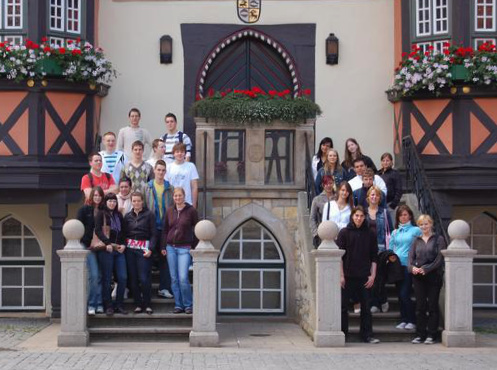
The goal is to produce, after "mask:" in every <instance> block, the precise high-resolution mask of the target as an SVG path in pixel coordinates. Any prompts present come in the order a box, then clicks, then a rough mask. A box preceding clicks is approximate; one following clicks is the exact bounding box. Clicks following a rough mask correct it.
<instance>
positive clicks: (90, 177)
mask: <svg viewBox="0 0 497 370" xmlns="http://www.w3.org/2000/svg"><path fill="white" fill-rule="evenodd" d="M102 173H103V174H105V177H107V181H108V182H110V173H107V172H102ZM88 178H89V179H90V186H91V188H92V189H93V188H94V187H95V185H93V174H92V173H91V172H88Z"/></svg>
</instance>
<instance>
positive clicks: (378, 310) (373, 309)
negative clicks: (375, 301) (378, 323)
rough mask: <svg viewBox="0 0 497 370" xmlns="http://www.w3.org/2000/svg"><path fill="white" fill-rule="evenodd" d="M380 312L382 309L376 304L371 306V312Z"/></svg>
mask: <svg viewBox="0 0 497 370" xmlns="http://www.w3.org/2000/svg"><path fill="white" fill-rule="evenodd" d="M378 312H380V309H379V308H378V307H376V306H372V307H371V313H378Z"/></svg>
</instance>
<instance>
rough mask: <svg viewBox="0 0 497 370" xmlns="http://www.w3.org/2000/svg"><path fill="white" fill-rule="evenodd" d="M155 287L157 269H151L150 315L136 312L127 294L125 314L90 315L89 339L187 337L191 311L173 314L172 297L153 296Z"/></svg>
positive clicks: (123, 340)
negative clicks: (151, 312) (151, 311)
mask: <svg viewBox="0 0 497 370" xmlns="http://www.w3.org/2000/svg"><path fill="white" fill-rule="evenodd" d="M190 279H191V276H190ZM190 281H192V280H190ZM158 289H159V272H158V271H154V270H152V309H153V310H154V313H153V314H152V315H148V314H146V313H139V314H135V313H134V312H133V311H134V309H135V305H134V303H133V299H131V298H130V299H126V300H125V302H124V308H125V309H126V310H127V311H128V312H129V313H128V314H127V315H122V314H114V315H113V316H107V315H105V314H98V315H96V316H89V317H88V333H89V334H90V342H91V343H99V342H109V341H110V342H147V341H148V342H158V341H171V340H180V341H185V342H186V341H188V336H189V334H190V331H191V330H192V315H187V314H185V313H182V314H173V309H174V299H166V298H156V297H157V290H158Z"/></svg>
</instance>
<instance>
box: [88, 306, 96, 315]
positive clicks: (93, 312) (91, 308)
mask: <svg viewBox="0 0 497 370" xmlns="http://www.w3.org/2000/svg"><path fill="white" fill-rule="evenodd" d="M88 316H95V309H94V308H93V307H88Z"/></svg>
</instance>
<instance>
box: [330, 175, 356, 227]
mask: <svg viewBox="0 0 497 370" xmlns="http://www.w3.org/2000/svg"><path fill="white" fill-rule="evenodd" d="M353 207H354V200H353V197H352V189H351V188H350V185H349V183H348V182H347V181H342V183H341V184H340V186H339V187H338V192H337V200H332V201H328V203H326V204H325V205H324V206H323V221H330V220H331V221H334V222H335V223H336V224H337V226H338V229H339V230H341V229H343V228H344V227H345V226H347V224H348V223H349V222H350V212H351V210H352V208H353Z"/></svg>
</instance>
